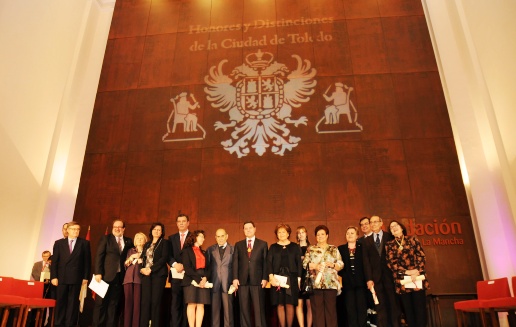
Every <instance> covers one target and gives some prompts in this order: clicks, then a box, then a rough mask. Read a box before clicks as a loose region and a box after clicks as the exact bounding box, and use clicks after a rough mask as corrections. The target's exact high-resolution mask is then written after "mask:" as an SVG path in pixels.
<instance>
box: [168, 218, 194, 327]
mask: <svg viewBox="0 0 516 327" xmlns="http://www.w3.org/2000/svg"><path fill="white" fill-rule="evenodd" d="M176 224H177V229H178V232H177V233H175V234H173V235H171V236H170V237H169V238H168V241H169V244H170V249H169V257H170V258H169V262H168V263H169V264H170V270H171V271H172V270H173V269H174V270H175V271H176V272H178V273H182V272H183V271H184V268H183V264H182V260H181V253H182V251H183V245H184V242H185V240H186V237H187V236H188V233H189V231H188V226H189V225H190V218H189V217H188V216H187V215H185V214H182V213H180V214H179V215H178V216H177V218H176ZM171 280H172V282H171V286H172V301H171V302H172V304H171V308H170V314H171V318H170V327H185V326H186V322H187V319H186V306H185V305H184V301H183V287H181V281H182V280H181V279H179V278H172V279H171Z"/></svg>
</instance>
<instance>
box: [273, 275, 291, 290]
mask: <svg viewBox="0 0 516 327" xmlns="http://www.w3.org/2000/svg"><path fill="white" fill-rule="evenodd" d="M274 278H276V279H277V280H278V282H279V284H280V287H283V288H285V287H286V286H288V285H287V276H281V275H274Z"/></svg>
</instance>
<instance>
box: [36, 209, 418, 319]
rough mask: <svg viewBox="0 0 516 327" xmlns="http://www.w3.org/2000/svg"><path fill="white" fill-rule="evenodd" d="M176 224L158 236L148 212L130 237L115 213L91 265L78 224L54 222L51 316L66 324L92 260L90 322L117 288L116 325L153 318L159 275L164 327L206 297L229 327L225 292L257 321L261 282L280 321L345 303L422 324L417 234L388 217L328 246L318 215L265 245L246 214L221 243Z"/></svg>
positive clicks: (331, 313) (194, 314)
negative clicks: (57, 230) (98, 292)
mask: <svg viewBox="0 0 516 327" xmlns="http://www.w3.org/2000/svg"><path fill="white" fill-rule="evenodd" d="M176 224H177V227H178V232H177V233H174V234H172V235H171V236H169V237H168V238H165V226H164V224H162V223H159V222H156V223H153V224H152V225H151V227H150V230H149V233H148V235H145V234H144V233H141V232H139V233H137V234H136V235H135V236H134V240H131V239H130V238H128V237H126V236H124V230H125V224H124V222H123V221H122V220H119V219H117V220H115V221H114V222H113V226H112V232H111V233H110V234H108V235H105V236H103V237H102V238H101V239H100V241H99V244H98V247H97V252H96V254H95V258H94V265H93V267H90V263H91V254H90V246H89V242H88V241H86V240H84V239H81V238H78V235H79V231H80V226H79V224H78V223H76V222H70V223H67V225H66V226H63V229H66V231H67V236H66V237H64V238H63V239H61V240H58V241H56V242H55V245H54V253H53V255H52V264H51V266H50V275H51V277H50V278H51V283H52V285H54V286H56V289H57V292H56V301H57V302H56V312H55V325H56V326H74V325H76V322H77V315H78V306H79V301H78V297H79V291H80V288H81V285H82V284H84V283H87V281H88V278H90V276H91V275H90V270H91V268H92V269H93V275H94V278H95V279H96V280H97V281H99V282H100V281H101V280H103V281H105V282H106V283H108V284H109V288H108V291H107V293H106V294H105V296H104V297H103V298H102V297H100V296H97V297H96V299H95V306H94V310H93V326H116V325H117V321H118V315H119V313H120V309H121V308H120V307H121V306H120V305H119V302H120V299H121V298H122V297H121V295H122V292H123V294H124V299H125V305H124V310H123V312H124V326H126V327H129V326H132V327H134V326H142V327H143V326H145V327H147V326H149V324H151V325H152V326H160V319H161V300H162V297H163V292H164V290H165V284H166V283H167V279H168V280H169V281H170V284H171V290H172V298H171V320H170V326H171V327H185V326H186V324H188V326H189V327H201V325H202V321H203V318H204V313H205V306H206V305H210V308H211V321H212V326H213V327H220V326H221V322H222V323H223V324H224V327H233V326H234V323H233V297H234V295H238V296H237V298H238V305H239V312H240V326H242V327H251V326H253V324H254V326H255V327H266V326H267V321H266V316H265V302H266V297H267V292H266V291H265V290H266V288H267V287H268V285H270V290H269V292H268V297H269V301H270V304H271V305H272V306H275V307H276V311H277V318H278V323H279V325H280V326H281V327H291V326H292V325H293V323H294V317H296V318H297V322H298V324H299V326H300V327H305V325H306V327H311V326H312V325H313V326H314V327H326V326H328V327H336V326H337V325H338V322H337V311H338V310H345V311H346V317H347V326H350V327H354V326H359V327H362V326H368V321H367V317H368V312H372V310H374V311H375V312H376V313H377V326H380V327H387V326H400V318H401V313H402V312H403V313H404V316H405V322H406V323H407V324H408V326H417V327H419V326H426V295H425V290H426V289H428V280H427V279H426V278H425V273H426V271H425V254H424V252H423V249H422V247H421V244H420V242H419V241H418V240H417V238H416V237H415V236H410V237H409V236H407V230H406V228H405V227H404V226H403V224H402V223H400V222H398V221H396V220H393V221H391V222H390V224H389V226H388V230H389V231H384V230H383V229H382V226H383V222H382V219H381V218H380V217H379V216H372V217H370V218H368V217H363V218H362V219H360V229H361V230H362V232H363V233H364V235H363V236H361V237H359V231H358V228H357V227H354V226H351V227H348V228H347V231H346V243H345V244H343V245H340V246H338V247H337V246H335V245H331V244H329V235H330V231H329V229H328V227H327V226H325V225H319V226H317V227H316V228H315V230H314V236H315V240H316V242H315V243H314V244H311V243H310V242H309V240H308V238H309V237H308V231H307V229H306V228H305V227H304V226H299V227H298V228H297V230H296V241H291V233H292V229H291V228H290V226H289V225H287V224H278V225H277V226H276V228H275V230H274V234H275V235H276V239H277V241H276V242H275V243H273V244H271V245H270V247H269V246H268V244H267V242H266V241H264V240H261V239H259V238H257V237H256V235H255V234H256V226H255V224H254V222H252V221H248V222H245V223H244V224H243V232H244V235H245V238H244V239H243V240H240V241H238V242H236V243H235V244H234V245H231V244H229V243H228V234H227V232H226V231H225V230H224V229H222V228H220V229H218V230H217V231H216V233H215V240H216V243H215V244H213V245H212V246H210V247H207V248H204V247H203V244H204V242H205V238H206V237H207V235H205V232H204V231H203V230H195V231H190V230H189V228H188V227H189V224H190V219H189V217H188V216H187V215H185V214H180V215H179V216H178V217H177V218H176ZM45 254H49V253H45ZM341 293H342V295H341V296H340V298H342V299H343V301H340V302H339V301H337V296H338V295H339V294H341ZM339 303H344V307H345V309H344V308H340V307H338V306H339ZM400 304H401V306H400ZM305 308H306V311H305ZM401 308H402V309H401ZM221 309H222V310H221ZM305 312H306V314H305ZM221 313H222V315H221ZM305 316H306V317H305ZM305 318H306V319H305ZM252 320H254V321H252Z"/></svg>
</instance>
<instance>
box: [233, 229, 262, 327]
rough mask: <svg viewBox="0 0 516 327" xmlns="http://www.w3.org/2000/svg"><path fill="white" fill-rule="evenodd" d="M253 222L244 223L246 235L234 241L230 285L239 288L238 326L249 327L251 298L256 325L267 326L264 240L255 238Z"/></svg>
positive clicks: (259, 326)
mask: <svg viewBox="0 0 516 327" xmlns="http://www.w3.org/2000/svg"><path fill="white" fill-rule="evenodd" d="M255 233H256V227H255V226H254V223H253V222H252V221H248V222H245V223H244V234H245V236H246V238H245V239H244V240H242V241H238V242H237V243H236V244H235V253H234V254H233V278H234V280H233V287H234V288H235V289H238V291H239V292H238V302H239V304H240V326H241V327H251V326H252V324H251V310H250V307H249V304H250V301H252V302H253V311H254V321H255V327H266V326H267V323H266V321H265V291H264V288H265V286H266V285H267V279H268V275H267V271H266V270H267V269H266V267H267V263H266V262H267V261H266V260H267V249H268V247H267V242H265V241H262V240H260V239H257V238H256V236H255Z"/></svg>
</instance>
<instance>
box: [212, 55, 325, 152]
mask: <svg viewBox="0 0 516 327" xmlns="http://www.w3.org/2000/svg"><path fill="white" fill-rule="evenodd" d="M292 57H293V58H294V59H295V60H296V61H297V67H296V68H295V69H294V70H292V71H289V69H288V68H287V66H285V65H284V64H281V63H278V62H276V61H274V62H273V60H274V56H273V55H272V54H271V53H269V52H262V51H261V50H258V52H256V53H251V54H249V55H247V56H246V58H245V63H244V64H242V65H241V66H238V67H236V68H234V69H233V71H232V72H231V73H230V74H229V75H225V74H224V73H223V71H222V66H223V65H224V64H225V63H226V62H227V61H228V60H222V61H221V62H220V63H219V64H218V65H217V66H212V67H211V68H210V72H209V75H208V76H206V77H205V78H204V80H205V82H206V84H207V85H208V86H207V87H205V88H204V91H205V92H206V94H207V99H208V101H210V102H211V106H212V107H213V108H215V109H219V110H220V111H221V112H228V113H229V122H228V123H223V122H220V121H217V122H216V123H215V130H218V129H222V130H224V131H226V130H227V129H228V128H231V129H234V130H233V131H232V132H231V138H230V139H228V140H225V141H222V142H221V144H222V146H224V149H225V150H227V151H228V152H229V153H231V154H233V153H236V155H237V156H238V157H239V158H241V157H244V156H247V155H248V154H249V152H250V147H251V148H253V149H254V151H255V153H256V154H258V155H259V156H262V155H263V154H264V153H265V152H266V151H267V148H269V147H271V146H272V147H271V148H270V150H271V152H272V153H274V154H277V155H280V156H282V155H284V153H285V150H292V148H294V147H296V146H297V144H298V143H299V141H300V140H301V138H299V137H296V136H293V135H291V134H290V130H289V128H288V125H287V124H294V126H295V127H298V126H299V125H301V124H302V125H306V124H307V121H308V119H307V118H306V117H305V116H301V117H299V118H298V119H293V118H292V108H299V107H301V105H302V104H303V103H306V102H308V101H309V100H310V96H311V95H312V94H313V93H314V87H315V85H316V84H317V82H316V81H315V80H314V77H315V75H316V73H317V72H316V70H315V69H314V68H312V67H311V64H310V61H308V60H302V59H301V57H300V56H298V55H292Z"/></svg>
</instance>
